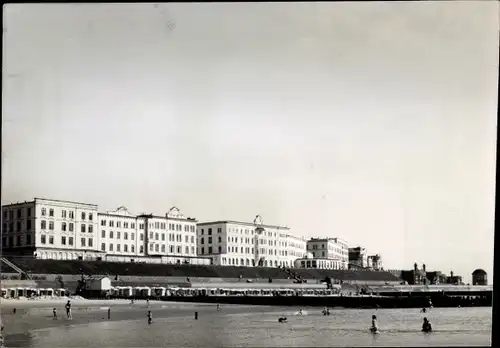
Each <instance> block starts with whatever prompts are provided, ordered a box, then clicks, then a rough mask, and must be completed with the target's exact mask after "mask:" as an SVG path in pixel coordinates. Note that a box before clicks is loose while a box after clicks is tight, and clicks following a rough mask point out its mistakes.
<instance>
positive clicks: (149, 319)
mask: <svg viewBox="0 0 500 348" xmlns="http://www.w3.org/2000/svg"><path fill="white" fill-rule="evenodd" d="M152 321H153V315H152V314H151V311H148V324H149V325H151V322H152Z"/></svg>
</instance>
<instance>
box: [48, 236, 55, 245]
mask: <svg viewBox="0 0 500 348" xmlns="http://www.w3.org/2000/svg"><path fill="white" fill-rule="evenodd" d="M49 244H54V236H49Z"/></svg>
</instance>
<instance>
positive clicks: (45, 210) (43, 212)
mask: <svg viewBox="0 0 500 348" xmlns="http://www.w3.org/2000/svg"><path fill="white" fill-rule="evenodd" d="M45 215H47V209H45V208H42V216H45Z"/></svg>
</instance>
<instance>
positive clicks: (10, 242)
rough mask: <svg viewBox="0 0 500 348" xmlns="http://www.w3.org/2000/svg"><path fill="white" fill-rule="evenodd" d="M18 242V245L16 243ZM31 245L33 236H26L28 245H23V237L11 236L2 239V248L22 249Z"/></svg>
mask: <svg viewBox="0 0 500 348" xmlns="http://www.w3.org/2000/svg"><path fill="white" fill-rule="evenodd" d="M14 242H16V243H14ZM28 245H31V235H29V234H28V235H26V244H24V245H23V238H22V236H16V238H14V236H9V237H2V248H13V247H16V246H18V247H21V246H28Z"/></svg>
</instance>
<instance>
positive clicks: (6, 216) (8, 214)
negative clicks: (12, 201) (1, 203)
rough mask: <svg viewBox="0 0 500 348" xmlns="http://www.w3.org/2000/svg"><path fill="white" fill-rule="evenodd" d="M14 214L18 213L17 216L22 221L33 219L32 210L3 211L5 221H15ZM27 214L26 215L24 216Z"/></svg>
mask: <svg viewBox="0 0 500 348" xmlns="http://www.w3.org/2000/svg"><path fill="white" fill-rule="evenodd" d="M14 212H16V216H17V218H18V219H21V218H23V217H26V216H27V217H31V208H26V210H25V209H24V208H18V209H16V210H15V211H14V210H4V211H3V219H4V220H14ZM24 212H26V214H24Z"/></svg>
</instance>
